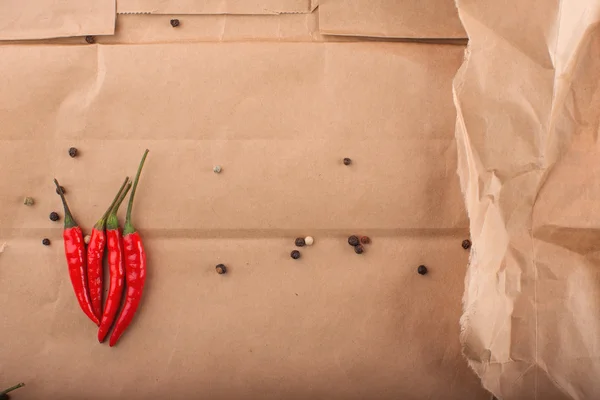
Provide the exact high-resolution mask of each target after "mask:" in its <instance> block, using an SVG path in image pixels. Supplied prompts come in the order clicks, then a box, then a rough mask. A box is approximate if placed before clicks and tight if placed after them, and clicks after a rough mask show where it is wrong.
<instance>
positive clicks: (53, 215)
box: [50, 211, 60, 222]
mask: <svg viewBox="0 0 600 400" xmlns="http://www.w3.org/2000/svg"><path fill="white" fill-rule="evenodd" d="M59 219H60V216H59V215H58V213H57V212H54V211H52V212H51V213H50V221H55V222H56V221H58V220H59Z"/></svg>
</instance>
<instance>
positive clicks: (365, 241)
mask: <svg viewBox="0 0 600 400" xmlns="http://www.w3.org/2000/svg"><path fill="white" fill-rule="evenodd" d="M360 242H361V243H362V244H369V243H371V238H370V237H368V236H361V237H360Z"/></svg>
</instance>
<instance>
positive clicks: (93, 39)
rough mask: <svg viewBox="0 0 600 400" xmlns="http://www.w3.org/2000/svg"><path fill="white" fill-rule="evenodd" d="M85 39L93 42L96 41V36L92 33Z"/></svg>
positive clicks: (90, 42)
mask: <svg viewBox="0 0 600 400" xmlns="http://www.w3.org/2000/svg"><path fill="white" fill-rule="evenodd" d="M85 41H86V42H88V43H89V44H93V43H94V42H95V41H96V38H95V37H93V36H91V35H88V36H86V37H85Z"/></svg>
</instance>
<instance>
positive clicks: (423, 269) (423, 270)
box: [417, 265, 427, 275]
mask: <svg viewBox="0 0 600 400" xmlns="http://www.w3.org/2000/svg"><path fill="white" fill-rule="evenodd" d="M417 272H418V273H419V275H425V274H426V273H427V267H426V266H424V265H419V268H417Z"/></svg>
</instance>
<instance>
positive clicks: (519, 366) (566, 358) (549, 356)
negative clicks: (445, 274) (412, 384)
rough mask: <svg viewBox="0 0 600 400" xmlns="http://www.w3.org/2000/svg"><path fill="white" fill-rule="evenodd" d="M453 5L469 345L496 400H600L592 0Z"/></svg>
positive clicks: (598, 66) (598, 42) (598, 108)
mask: <svg viewBox="0 0 600 400" xmlns="http://www.w3.org/2000/svg"><path fill="white" fill-rule="evenodd" d="M457 5H458V9H459V15H460V18H461V20H462V23H463V25H464V26H465V29H466V31H467V33H468V35H469V39H470V40H469V46H468V50H467V56H466V61H465V62H464V64H463V65H462V67H461V69H460V71H459V72H458V74H457V76H456V78H455V80H454V102H455V105H456V107H457V110H458V118H457V124H456V138H457V144H458V155H459V164H458V171H459V175H460V178H461V186H462V190H463V193H464V196H465V201H466V207H467V211H468V214H469V218H470V230H471V236H472V238H473V243H474V248H473V252H472V255H471V260H470V266H469V269H468V272H467V278H466V292H465V296H464V299H463V301H464V314H463V316H462V319H461V325H462V335H461V341H462V345H463V352H464V354H465V356H466V357H467V359H468V361H469V364H470V365H471V367H472V368H473V369H474V370H475V371H476V372H477V374H478V375H479V376H480V377H481V379H482V382H483V384H484V386H485V387H486V389H488V390H490V391H491V392H492V393H494V394H495V395H496V396H497V397H498V398H499V399H595V398H599V397H600V384H599V383H598V380H597V377H598V375H599V374H600V362H599V361H598V360H599V358H598V356H599V354H600V353H599V352H600V324H599V315H600V286H599V284H598V283H599V282H600V270H599V268H598V267H599V266H600V260H599V258H598V250H599V247H600V245H599V243H600V234H599V232H600V230H599V229H598V226H600V213H599V212H598V211H600V206H599V204H600V202H599V201H598V199H600V180H599V179H598V176H599V173H600V168H599V167H598V166H599V164H598V159H599V155H600V154H599V150H598V140H597V138H598V133H599V130H598V127H599V125H600V124H599V122H600V120H599V118H600V90H599V86H598V82H599V81H600V80H599V77H600V30H599V28H598V22H599V20H600V4H599V3H598V2H594V1H588V0H578V1H551V2H548V1H541V0H540V1H538V0H529V1H521V2H514V3H512V4H511V6H510V7H508V6H507V5H506V4H504V3H499V2H495V1H471V0H458V2H457ZM597 210H598V211H597Z"/></svg>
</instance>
